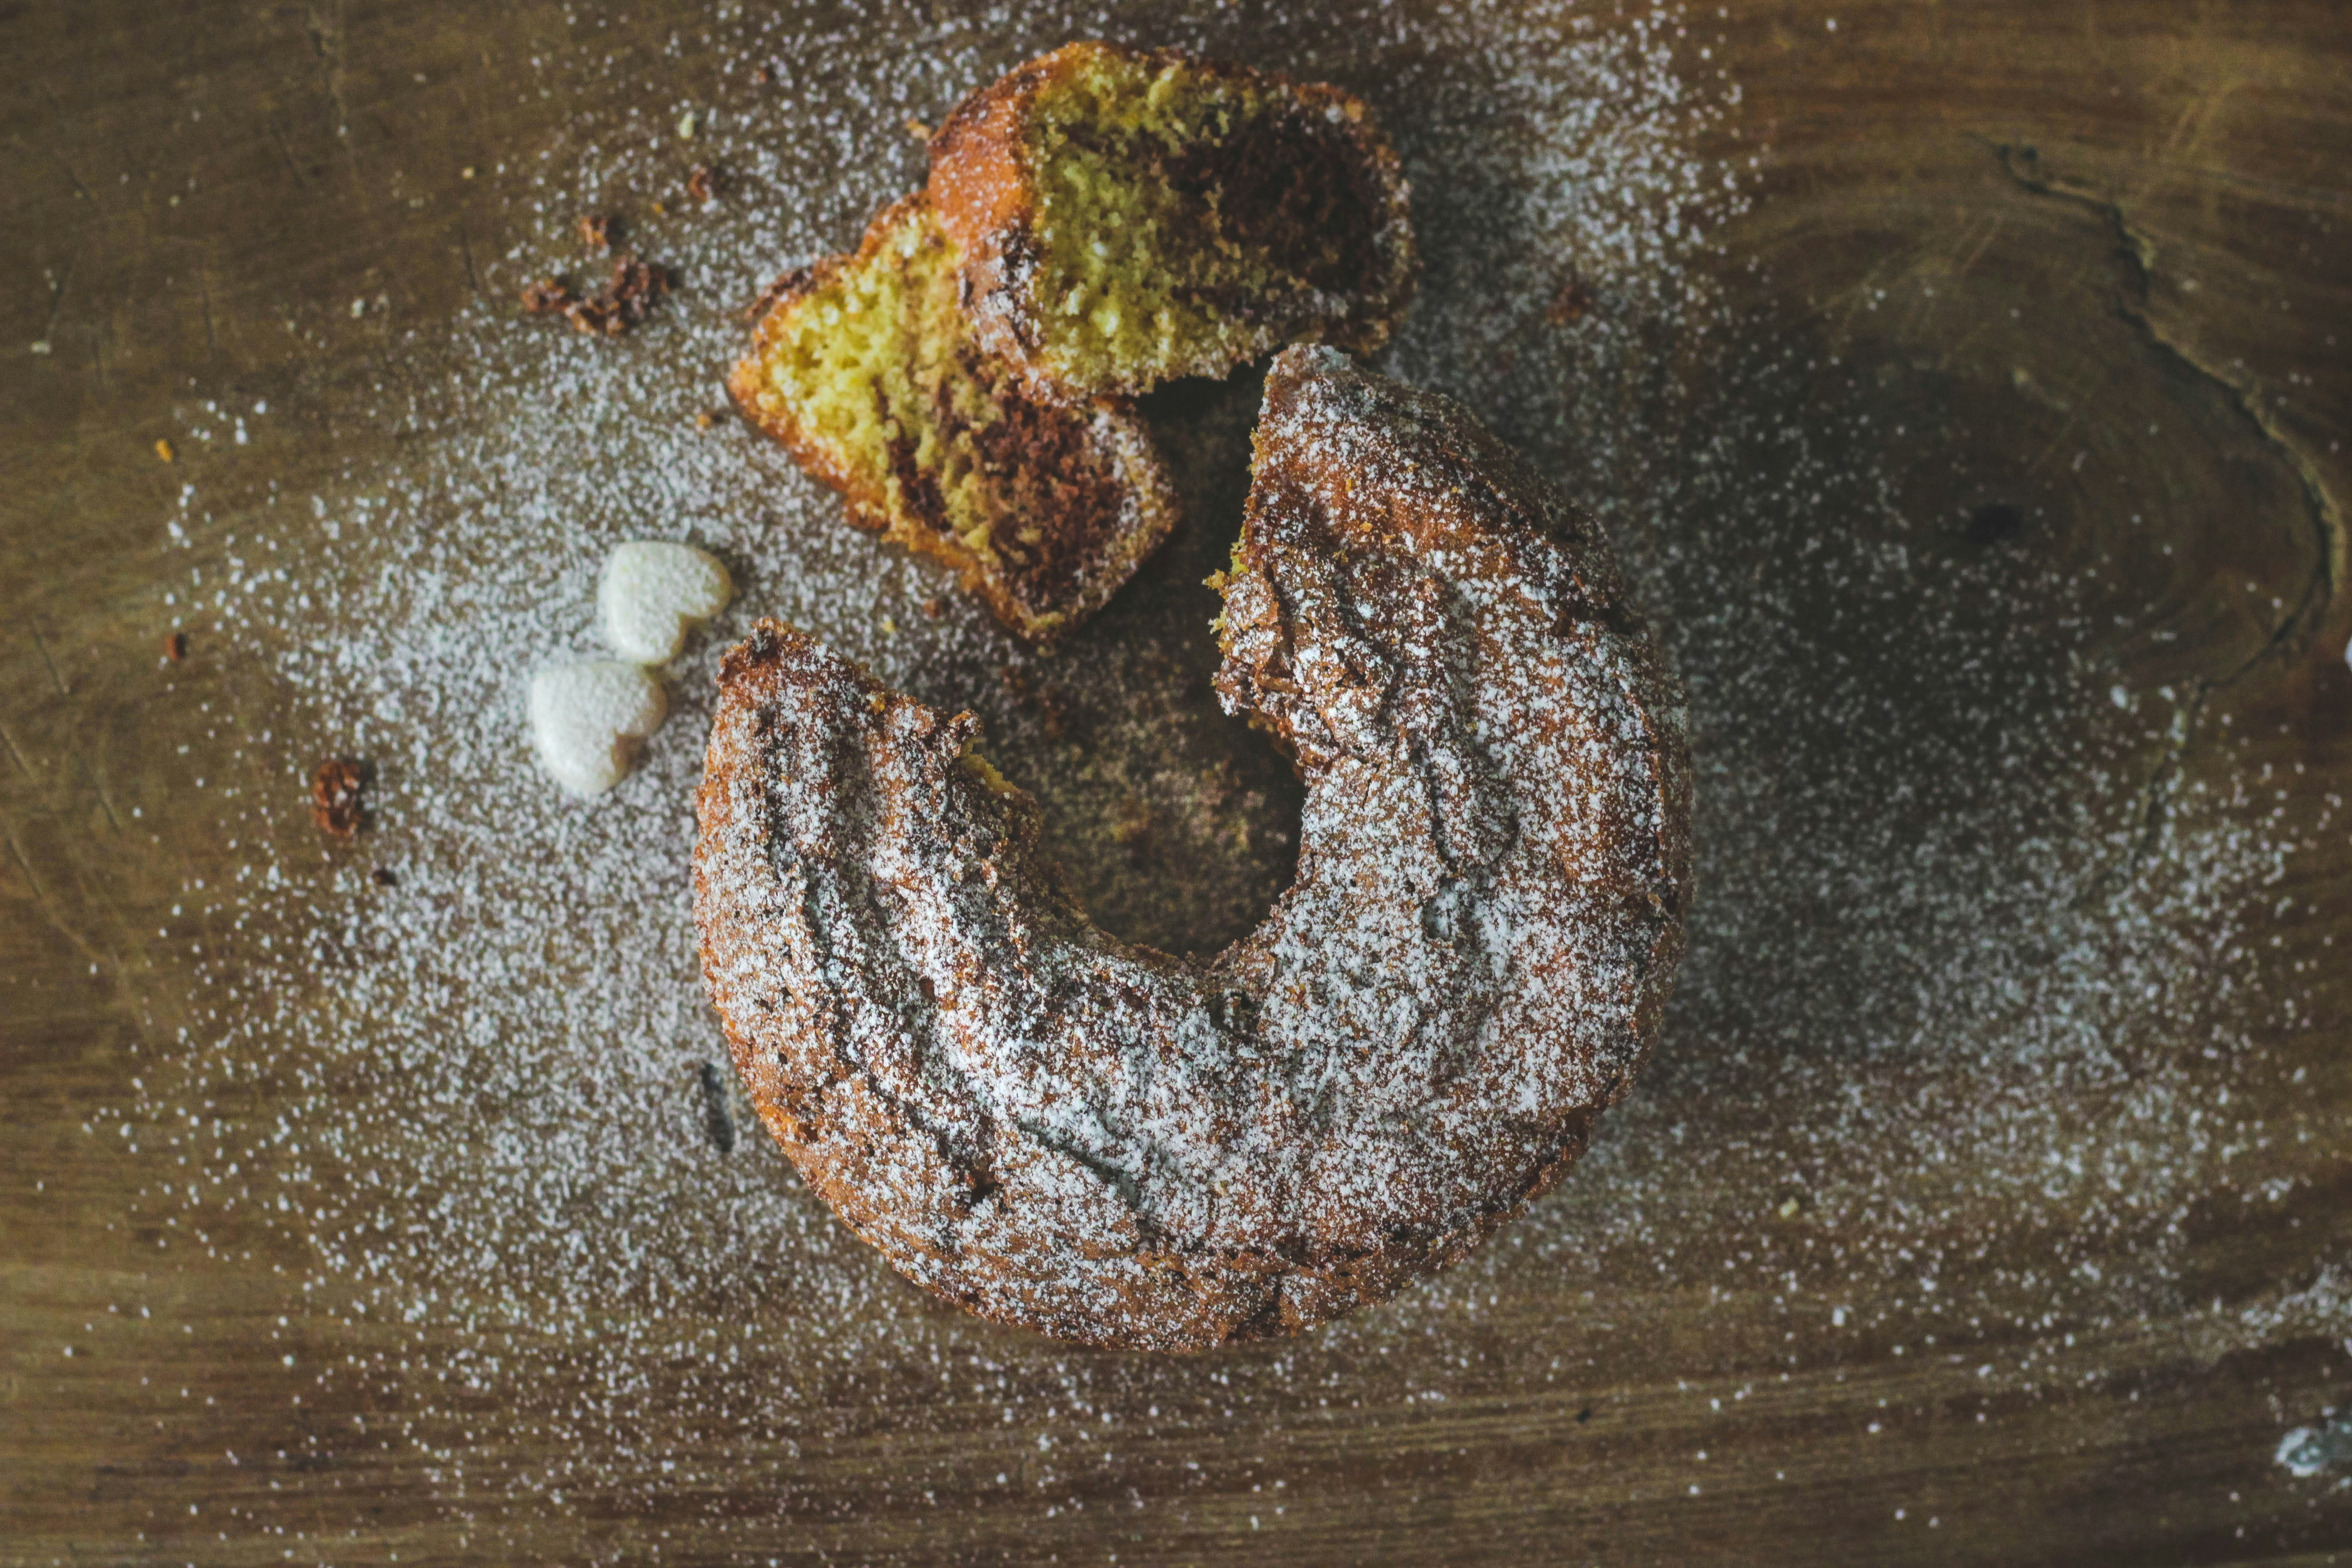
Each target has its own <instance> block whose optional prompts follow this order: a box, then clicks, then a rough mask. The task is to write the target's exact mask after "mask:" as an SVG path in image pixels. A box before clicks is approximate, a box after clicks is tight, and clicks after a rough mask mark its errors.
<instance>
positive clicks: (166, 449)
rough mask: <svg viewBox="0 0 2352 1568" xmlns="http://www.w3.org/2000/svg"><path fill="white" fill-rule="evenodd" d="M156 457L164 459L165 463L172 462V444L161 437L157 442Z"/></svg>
mask: <svg viewBox="0 0 2352 1568" xmlns="http://www.w3.org/2000/svg"><path fill="white" fill-rule="evenodd" d="M155 455H156V456H157V457H159V458H163V460H164V461H165V462H167V463H168V462H170V461H171V460H172V443H170V442H169V441H165V440H163V439H161V438H160V437H159V438H158V439H157V440H156V442H155Z"/></svg>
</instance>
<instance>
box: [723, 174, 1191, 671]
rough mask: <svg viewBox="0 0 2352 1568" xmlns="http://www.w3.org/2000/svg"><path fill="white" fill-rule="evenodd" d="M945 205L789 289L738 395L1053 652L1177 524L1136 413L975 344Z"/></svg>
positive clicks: (921, 212) (783, 284)
mask: <svg viewBox="0 0 2352 1568" xmlns="http://www.w3.org/2000/svg"><path fill="white" fill-rule="evenodd" d="M956 259H957V258H956V249H955V246H954V243H953V242H952V241H950V239H949V238H948V237H947V236H946V234H945V233H944V232H943V231H942V230H941V229H940V225H939V223H938V221H937V220H936V218H935V217H934V216H933V214H932V209H931V206H930V204H929V201H928V200H927V199H926V198H925V197H924V196H922V195H912V196H908V197H907V198H905V199H904V200H902V201H899V202H898V203H897V204H896V205H892V206H890V207H889V208H887V209H886V210H885V211H884V212H883V213H882V215H881V216H879V217H877V218H876V219H875V220H874V224H873V226H871V227H870V228H868V229H867V230H866V238H865V242H864V243H863V244H861V245H860V246H859V247H858V248H857V252H856V255H854V256H846V257H841V256H836V257H829V258H825V259H824V260H823V261H820V262H817V263H816V264H815V265H814V266H812V267H807V268H802V269H800V270H799V271H797V272H794V273H792V274H790V275H788V276H787V277H785V278H784V279H781V280H779V282H778V283H777V285H776V286H775V288H774V289H772V291H771V295H770V298H771V299H772V300H773V302H772V304H770V305H769V306H768V308H767V310H766V311H765V313H764V314H763V315H762V316H761V320H760V324H759V328H758V331H757V334H756V338H755V341H754V342H753V346H752V350H751V353H750V354H749V355H748V356H747V357H746V358H745V359H744V360H743V361H742V363H740V364H738V365H737V366H736V367H735V371H734V374H732V375H730V377H729V378H728V387H729V389H730V391H731V392H732V393H733V394H734V395H735V400H736V402H737V403H738V404H740V405H741V407H742V409H743V412H744V414H745V415H746V416H749V417H750V418H751V422H752V423H753V424H755V425H757V426H760V427H761V429H762V430H765V431H766V432H767V433H768V434H769V435H771V436H772V437H775V438H776V439H777V440H779V441H781V442H782V443H783V444H784V446H785V447H786V448H787V449H788V450H789V451H791V453H792V454H793V458H796V459H797V460H798V461H799V463H800V465H801V466H802V467H803V468H806V469H807V470H808V471H809V472H810V473H811V474H813V475H814V476H815V477H816V478H817V479H822V480H823V481H824V482H825V483H826V484H828V485H831V486H832V487H833V488H834V489H837V490H839V491H841V492H842V494H843V495H844V496H845V498H846V499H847V500H848V502H849V514H850V518H851V521H854V522H856V523H857V524H859V525H860V526H861V527H866V528H870V529H875V530H877V531H880V532H881V533H882V534H884V535H885V536H886V537H887V538H889V539H892V540H895V541H897V542H899V543H901V544H904V545H907V546H908V547H909V548H911V549H914V550H919V551H921V552H924V553H925V554H928V555H932V556H936V557H937V558H938V559H940V560H941V561H943V562H945V563H948V564H949V565H950V566H952V567H953V568H955V569H956V571H957V572H959V573H961V574H962V577H963V582H964V585H965V586H966V587H967V588H970V589H971V591H973V592H974V593H977V594H978V595H980V596H981V598H982V600H983V601H985V602H986V603H987V605H988V606H989V607H990V608H991V609H992V610H993V611H995V612H996V615H997V616H998V618H999V619H1001V620H1003V622H1004V624H1005V625H1006V626H1010V627H1011V628H1013V631H1015V632H1017V633H1019V634H1020V635H1021V636H1022V637H1026V638H1028V639H1030V640H1031V641H1033V642H1041V643H1042V642H1050V641H1052V640H1053V639H1054V638H1055V637H1059V636H1060V635H1062V634H1063V633H1065V632H1066V631H1068V630H1069V629H1070V628H1071V627H1073V626H1076V625H1077V624H1078V623H1079V622H1080V621H1082V620H1084V619H1085V618H1086V617H1087V616H1089V615H1092V614H1093V613H1094V612H1095V611H1096V610H1097V609H1099V608H1101V607H1102V605H1103V604H1104V603H1105V601H1107V600H1108V599H1109V597H1110V596H1111V595H1112V594H1113V593H1115V592H1116V591H1117V590H1118V586H1119V584H1122V583H1124V582H1126V581H1127V579H1128V578H1129V576H1130V575H1131V574H1133V573H1134V571H1135V569H1136V567H1137V566H1138V565H1139V564H1140V563H1141V562H1142V560H1143V558H1144V557H1145V556H1147V555H1149V554H1150V552H1151V551H1152V549H1153V548H1154V547H1155V546H1156V545H1158V544H1159V542H1160V540H1161V539H1163V538H1165V537H1166V535H1167V533H1168V530H1169V529H1170V528H1171V526H1173V525H1174V523H1175V521H1176V519H1177V516H1178V508H1177V503H1176V499H1175V493H1174V490H1173V488H1172V487H1171V484H1170V482H1169V479H1168V475H1167V471H1166V469H1165V468H1164V467H1163V465H1162V464H1161V462H1160V456H1159V453H1158V452H1157V451H1156V449H1155V448H1154V447H1153V446H1152V443H1151V438H1150V433H1149V432H1148V431H1147V430H1146V428H1145V427H1144V425H1143V421H1142V420H1141V418H1140V417H1139V416H1137V414H1136V412H1135V410H1134V408H1133V406H1132V405H1130V404H1129V403H1128V402H1126V401H1125V400H1123V399H1117V398H1108V397H1097V398H1065V397H1060V396H1057V395H1052V394H1050V393H1045V392H1041V391H1039V390H1037V389H1034V388H1031V387H1028V386H1026V385H1024V383H1023V381H1022V378H1021V377H1020V376H1019V375H1018V374H1015V372H1014V370H1013V367H1012V366H1011V365H1009V364H1007V363H1005V362H1004V361H1003V360H1001V359H999V358H998V357H996V356H995V355H993V354H992V353H988V352H987V351H986V350H985V349H984V348H982V345H981V343H980V342H979V341H978V340H977V339H976V338H975V337H974V336H973V334H972V331H971V325H970V322H969V321H968V319H967V317H966V316H965V314H964V312H963V310H962V309H961V305H960V303H959V301H958V299H957V289H958V283H957V269H956Z"/></svg>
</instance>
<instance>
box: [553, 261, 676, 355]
mask: <svg viewBox="0 0 2352 1568" xmlns="http://www.w3.org/2000/svg"><path fill="white" fill-rule="evenodd" d="M669 290H670V276H669V268H666V267H664V266H662V265H661V264H660V263H659V262H657V261H641V260H639V259H638V258H636V257H635V256H632V255H628V254H626V253H624V254H623V255H620V256H616V257H614V258H613V277H612V280H611V281H610V282H608V283H606V284H605V285H604V288H602V289H598V290H597V291H596V292H595V293H593V294H591V295H590V296H588V297H587V298H586V299H584V300H572V303H571V304H570V305H568V306H566V307H565V308H564V311H563V318H564V320H566V321H570V322H571V323H572V326H573V327H574V328H576V329H578V330H579V331H583V332H593V333H596V334H598V335H600V336H603V337H608V338H617V337H619V336H620V335H621V334H622V333H624V332H625V331H628V330H629V329H630V328H631V327H634V326H635V325H636V324H637V323H638V322H640V321H644V320H645V319H646V315H647V314H649V313H650V312H651V311H652V310H653V308H654V301H656V300H659V299H660V298H661V297H662V296H663V295H665V294H667V293H668V292H669Z"/></svg>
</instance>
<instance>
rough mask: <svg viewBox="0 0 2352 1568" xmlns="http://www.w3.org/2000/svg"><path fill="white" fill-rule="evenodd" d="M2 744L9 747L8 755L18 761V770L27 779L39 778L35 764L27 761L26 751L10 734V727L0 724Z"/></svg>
mask: <svg viewBox="0 0 2352 1568" xmlns="http://www.w3.org/2000/svg"><path fill="white" fill-rule="evenodd" d="M0 744H5V745H6V746H7V748H8V755H9V756H10V757H12V758H14V759H15V760H16V766H17V768H18V770H19V771H20V772H22V773H24V775H25V776H26V778H28V779H29V778H34V777H37V776H38V775H37V774H36V773H34V772H33V764H32V763H28V762H26V760H25V749H24V748H23V747H22V746H19V745H18V744H16V736H14V735H11V734H10V733H8V726H6V725H5V724H0Z"/></svg>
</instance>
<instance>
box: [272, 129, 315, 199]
mask: <svg viewBox="0 0 2352 1568" xmlns="http://www.w3.org/2000/svg"><path fill="white" fill-rule="evenodd" d="M269 139H270V140H271V141H272V142H276V143H278V156H279V157H281V158H283V159H285V160H286V172H287V173H288V174H291V175H293V176H294V184H295V185H296V187H297V188H299V189H301V190H305V191H307V190H309V189H310V181H309V180H308V179H306V178H305V177H304V176H303V174H302V165H301V164H299V163H296V162H295V161H294V149H293V148H291V147H289V146H288V145H287V144H286V132H283V131H280V130H279V129H278V127H277V126H276V125H272V126H270V128H269Z"/></svg>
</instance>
